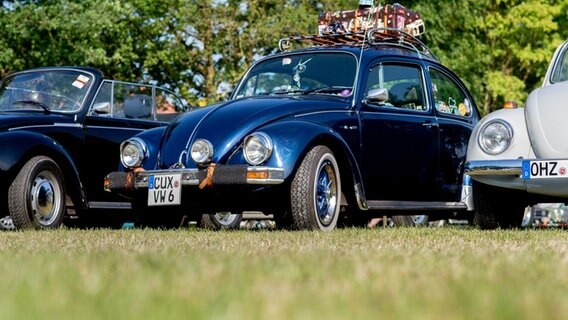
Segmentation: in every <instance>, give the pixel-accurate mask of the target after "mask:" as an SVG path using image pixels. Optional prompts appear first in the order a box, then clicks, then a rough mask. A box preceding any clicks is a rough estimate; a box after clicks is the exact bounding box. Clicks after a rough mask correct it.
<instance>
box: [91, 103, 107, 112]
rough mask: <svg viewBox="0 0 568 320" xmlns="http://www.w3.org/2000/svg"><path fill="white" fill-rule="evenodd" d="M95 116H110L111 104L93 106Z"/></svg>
mask: <svg viewBox="0 0 568 320" xmlns="http://www.w3.org/2000/svg"><path fill="white" fill-rule="evenodd" d="M93 113H94V114H109V113H110V103H108V102H98V103H95V104H94V105H93Z"/></svg>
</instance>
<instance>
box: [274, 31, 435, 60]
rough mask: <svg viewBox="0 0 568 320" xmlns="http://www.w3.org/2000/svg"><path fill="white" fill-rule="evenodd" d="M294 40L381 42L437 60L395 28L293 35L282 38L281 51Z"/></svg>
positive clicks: (355, 43)
mask: <svg viewBox="0 0 568 320" xmlns="http://www.w3.org/2000/svg"><path fill="white" fill-rule="evenodd" d="M294 42H297V43H301V44H304V45H307V46H312V47H319V46H341V45H351V46H361V47H368V46H376V45H381V44H383V45H384V44H386V45H396V46H402V47H406V48H408V49H411V50H414V51H416V52H417V53H418V54H419V55H426V56H429V57H431V58H433V59H436V60H437V58H436V57H435V56H434V54H433V53H432V52H431V51H430V49H429V48H428V47H427V46H426V45H425V44H424V43H423V42H422V41H420V40H419V39H418V38H416V37H414V36H413V35H411V34H409V33H407V32H405V31H402V30H400V29H395V28H374V29H371V30H369V31H367V32H364V31H358V32H346V33H330V34H318V35H308V36H293V37H288V38H282V39H280V41H279V42H278V47H279V48H280V50H281V51H286V50H289V49H291V47H292V43H294Z"/></svg>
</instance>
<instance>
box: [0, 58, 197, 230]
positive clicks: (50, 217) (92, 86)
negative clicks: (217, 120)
mask: <svg viewBox="0 0 568 320" xmlns="http://www.w3.org/2000/svg"><path fill="white" fill-rule="evenodd" d="M186 109H187V105H186V104H185V102H184V101H183V100H181V99H180V98H179V97H178V96H176V95H175V94H174V93H173V92H171V91H168V90H166V89H162V88H159V87H156V86H152V85H143V84H136V83H128V82H121V81H114V80H109V79H104V77H103V74H102V73H101V71H99V70H96V69H93V68H85V67H53V68H40V69H32V70H27V71H23V72H18V73H14V74H11V75H9V76H7V77H5V78H4V79H2V81H1V82H0V150H2V152H0V177H1V178H0V181H1V182H0V206H1V207H2V209H3V212H4V214H8V213H9V216H7V217H4V218H2V219H0V220H1V222H2V223H1V225H2V227H4V228H10V227H12V226H13V225H15V227H16V228H54V227H58V226H60V225H61V223H62V221H63V218H64V217H65V215H66V214H67V213H72V214H75V215H76V216H83V217H84V216H86V215H87V214H88V213H89V212H91V213H92V212H94V211H93V210H92V209H103V208H106V209H124V208H129V207H130V202H129V201H127V200H125V199H123V198H121V197H119V196H117V195H115V194H109V193H106V192H104V189H103V188H102V186H101V181H102V179H103V178H104V176H105V175H106V174H107V173H108V172H109V171H111V170H115V169H116V168H117V162H118V161H119V152H118V147H119V145H120V143H121V142H122V141H123V140H125V139H128V138H130V137H132V136H133V135H135V134H137V133H140V132H142V131H144V130H146V129H150V128H154V127H158V126H165V125H166V124H167V123H168V121H170V120H171V119H173V117H174V116H175V115H176V113H178V112H182V111H185V110H186ZM12 222H13V225H12Z"/></svg>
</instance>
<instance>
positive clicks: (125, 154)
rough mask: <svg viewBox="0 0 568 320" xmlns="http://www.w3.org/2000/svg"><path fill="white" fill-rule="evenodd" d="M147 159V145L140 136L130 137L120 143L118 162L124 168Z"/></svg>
mask: <svg viewBox="0 0 568 320" xmlns="http://www.w3.org/2000/svg"><path fill="white" fill-rule="evenodd" d="M146 159H148V145H147V144H146V142H144V140H142V139H140V138H136V137H134V138H130V139H128V140H126V141H124V142H122V143H121V144H120V162H121V163H122V165H123V166H124V167H126V168H129V169H132V168H136V167H139V166H140V165H142V163H144V160H146Z"/></svg>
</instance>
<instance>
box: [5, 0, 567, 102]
mask: <svg viewBox="0 0 568 320" xmlns="http://www.w3.org/2000/svg"><path fill="white" fill-rule="evenodd" d="M375 2H377V1H375ZM400 2H401V3H402V4H403V5H405V6H407V7H409V8H412V9H414V10H416V11H418V12H420V13H421V14H422V17H423V19H424V20H425V23H426V26H427V33H426V35H425V36H424V39H423V40H424V41H425V42H426V43H427V44H428V45H429V46H430V47H431V49H432V50H433V51H434V53H435V54H436V55H437V56H438V58H439V59H440V60H441V61H442V63H443V64H445V65H447V66H449V67H450V68H451V69H453V70H454V71H456V73H457V74H458V75H459V76H460V77H461V78H462V79H463V80H464V82H465V83H466V85H467V86H468V87H469V89H470V90H471V91H472V92H473V94H474V96H475V100H476V101H477V104H478V106H479V107H480V109H481V110H482V111H483V112H484V113H487V112H489V111H491V110H494V109H496V108H499V107H500V105H501V104H502V103H503V102H504V101H505V100H511V99H514V100H517V101H518V102H520V103H522V102H523V101H524V99H525V98H526V96H527V94H528V93H529V91H530V90H532V89H534V88H536V87H538V86H539V85H540V84H541V82H542V77H543V75H544V73H545V72H546V67H547V64H548V62H549V60H550V57H551V56H552V53H553V52H554V49H555V48H556V46H557V45H558V44H560V43H561V42H562V41H563V40H564V39H566V36H567V35H566V31H564V30H566V26H567V25H568V14H567V12H568V10H566V9H567V6H568V0H542V1H535V0H528V1H522V0H475V1H474V0H459V1H458V0H447V1H426V0H414V1H400ZM357 3H358V1H356V0H355V1H354V0H350V1H347V0H343V1H331V0H320V1H318V0H287V1H282V0H223V1H219V0H212V1H195V0H163V1H153V0H128V1H127V0H74V1H73V0H28V1H3V2H2V6H1V7H0V22H1V23H2V26H3V28H1V29H0V76H5V75H6V74H8V73H10V72H13V71H17V70H22V69H27V68H32V67H39V66H51V65H89V66H93V67H97V68H99V69H101V70H103V71H104V72H105V74H106V75H107V76H109V77H114V78H118V79H123V80H140V81H147V82H149V81H152V82H155V83H158V84H162V85H167V86H170V87H171V88H172V89H174V90H178V91H179V92H180V93H182V94H184V95H185V96H186V97H187V98H188V99H189V100H190V101H191V102H193V103H196V102H197V101H198V100H204V101H205V100H206V101H208V102H212V101H218V100H220V99H224V98H226V97H227V95H228V94H229V92H230V90H231V89H232V88H233V87H234V85H235V84H236V83H237V81H238V80H239V78H240V77H241V76H242V75H243V73H244V72H245V71H246V69H247V68H248V67H249V66H250V65H251V63H253V62H254V61H255V60H256V59H258V58H259V57H261V56H264V55H267V54H270V53H273V52H275V48H276V47H277V43H278V39H279V38H281V37H285V36H289V35H298V34H309V33H315V32H316V21H317V15H318V12H319V11H321V10H339V9H351V8H356V6H357ZM383 4H384V3H383Z"/></svg>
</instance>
